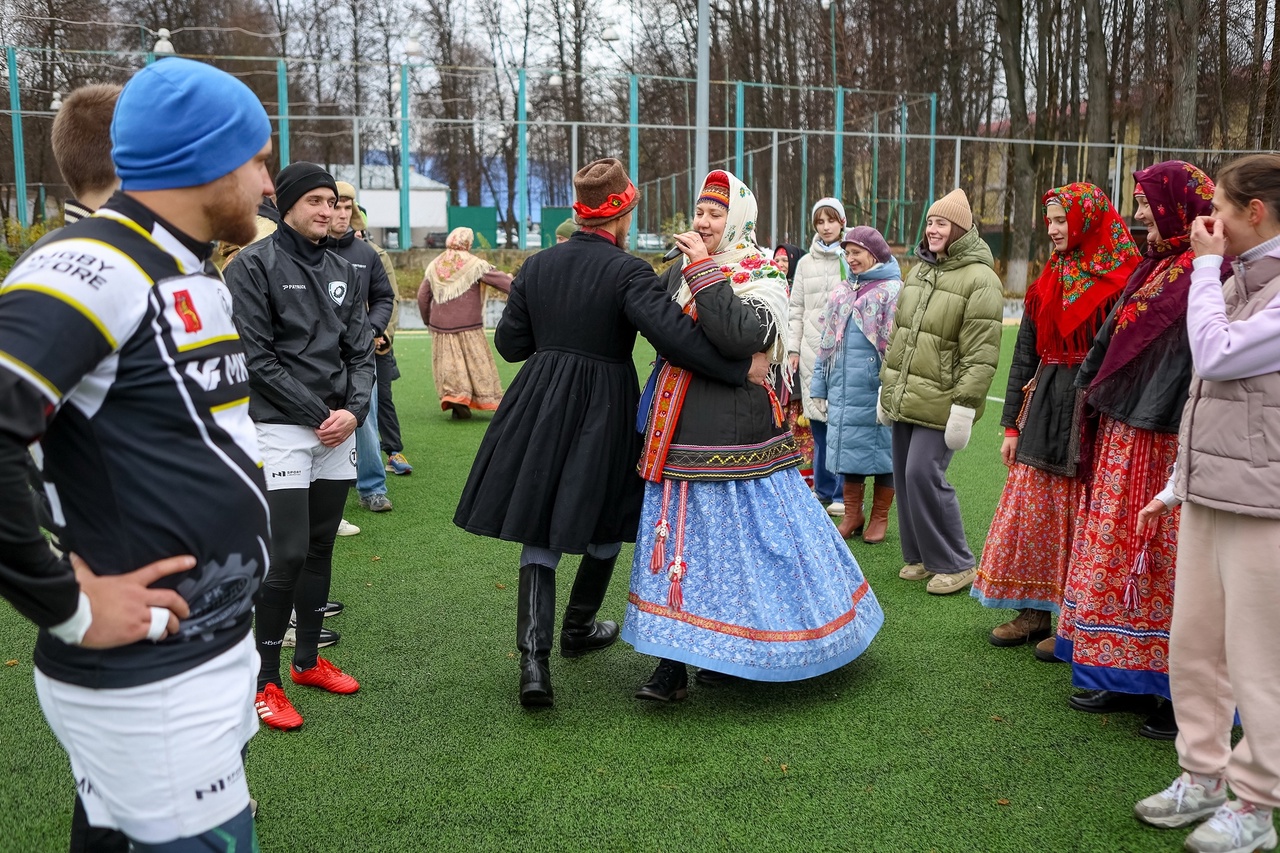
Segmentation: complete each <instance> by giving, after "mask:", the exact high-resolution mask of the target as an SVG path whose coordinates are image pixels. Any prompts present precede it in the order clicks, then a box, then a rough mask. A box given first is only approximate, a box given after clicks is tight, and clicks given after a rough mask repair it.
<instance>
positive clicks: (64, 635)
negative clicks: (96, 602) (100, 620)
mask: <svg viewBox="0 0 1280 853" xmlns="http://www.w3.org/2000/svg"><path fill="white" fill-rule="evenodd" d="M92 624H93V609H92V608H91V607H90V606H89V596H87V595H85V594H84V593H83V592H81V593H80V604H79V605H78V606H77V607H76V612H75V613H72V614H71V618H70V619H68V620H66V621H65V622H59V623H58V624H57V625H54V626H53V627H52V628H50V629H49V633H50V634H52V635H53V636H55V637H57V638H58V639H59V640H61V641H62V642H64V643H66V644H67V645H69V646H78V645H80V641H81V640H83V639H84V635H85V634H87V633H89V626H90V625H92Z"/></svg>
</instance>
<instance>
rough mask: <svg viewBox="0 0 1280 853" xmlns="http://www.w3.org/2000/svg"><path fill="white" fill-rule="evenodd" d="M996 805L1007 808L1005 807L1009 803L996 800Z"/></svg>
mask: <svg viewBox="0 0 1280 853" xmlns="http://www.w3.org/2000/svg"><path fill="white" fill-rule="evenodd" d="M996 805H997V806H1007V805H1009V801H1008V800H996Z"/></svg>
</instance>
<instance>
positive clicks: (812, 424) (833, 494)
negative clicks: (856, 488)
mask: <svg viewBox="0 0 1280 853" xmlns="http://www.w3.org/2000/svg"><path fill="white" fill-rule="evenodd" d="M809 429H810V430H812V432H813V493H814V494H815V495H817V496H818V500H820V501H822V502H823V503H824V504H829V503H831V502H832V501H836V500H844V498H843V495H842V494H841V493H842V491H843V489H844V477H841V476H840V475H839V474H836V473H833V472H832V471H831V469H829V468H828V467H827V422H826V421H819V420H811V421H809Z"/></svg>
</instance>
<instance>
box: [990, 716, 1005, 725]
mask: <svg viewBox="0 0 1280 853" xmlns="http://www.w3.org/2000/svg"><path fill="white" fill-rule="evenodd" d="M991 719H992V720H994V721H995V722H997V723H1003V722H1004V717H1001V716H999V715H997V714H992V715H991Z"/></svg>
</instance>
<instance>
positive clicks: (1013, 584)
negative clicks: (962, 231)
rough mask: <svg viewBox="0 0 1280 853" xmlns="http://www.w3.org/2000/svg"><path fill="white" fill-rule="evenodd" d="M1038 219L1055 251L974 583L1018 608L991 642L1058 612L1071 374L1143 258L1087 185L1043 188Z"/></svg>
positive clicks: (1008, 397) (1071, 464) (1038, 300)
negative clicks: (1001, 481) (1003, 474)
mask: <svg viewBox="0 0 1280 853" xmlns="http://www.w3.org/2000/svg"><path fill="white" fill-rule="evenodd" d="M1044 220H1045V227H1046V230H1047V231H1048V234H1049V239H1050V240H1052V241H1053V254H1052V255H1051V256H1050V257H1049V263H1048V264H1047V265H1046V266H1045V269H1044V272H1043V273H1041V274H1040V277H1039V278H1038V279H1036V282H1035V284H1033V285H1032V286H1031V289H1030V290H1028V291H1027V300H1026V311H1025V312H1024V313H1023V317H1022V326H1021V328H1020V329H1019V330H1018V341H1017V344H1016V345H1015V347H1014V351H1013V364H1012V366H1011V367H1010V368H1009V385H1008V390H1007V391H1006V393H1005V398H1004V399H1005V403H1004V412H1003V415H1002V417H1001V419H1000V422H1001V424H1002V425H1003V426H1004V428H1005V439H1004V444H1003V446H1002V447H1001V449H1000V453H1001V456H1002V458H1003V461H1004V464H1005V465H1007V466H1008V467H1009V478H1008V480H1007V481H1006V482H1005V486H1004V493H1003V494H1002V495H1001V497H1000V504H999V506H998V507H997V508H996V514H995V518H994V519H993V520H992V522H991V531H990V533H988V534H987V545H986V547H985V548H984V549H983V552H982V560H981V562H980V563H979V565H978V575H977V578H976V579H975V580H974V583H973V589H972V591H971V594H972V595H973V597H974V598H976V599H978V600H979V601H981V602H982V604H983V605H984V606H986V607H1007V608H1012V609H1015V610H1017V611H1018V615H1017V616H1016V617H1015V618H1014V619H1013V620H1012V621H1009V622H1006V623H1004V624H1003V625H998V626H997V627H996V628H995V629H994V630H993V631H992V632H991V636H990V641H991V644H992V645H995V646H1021V645H1023V644H1025V643H1035V642H1037V641H1041V640H1047V639H1050V634H1051V633H1052V629H1051V627H1050V621H1049V620H1050V614H1052V613H1060V612H1061V611H1060V608H1061V605H1062V589H1063V583H1064V581H1065V580H1066V574H1067V555H1068V553H1069V547H1070V543H1071V541H1072V539H1073V538H1074V534H1075V520H1076V514H1077V512H1078V509H1079V503H1080V498H1081V495H1082V493H1083V488H1084V487H1083V483H1082V480H1081V478H1080V477H1079V476H1078V467H1079V463H1080V444H1081V442H1080V435H1081V423H1080V422H1081V414H1080V407H1079V406H1078V405H1077V404H1076V401H1077V396H1078V394H1077V391H1076V385H1075V380H1076V374H1077V372H1078V371H1079V369H1080V363H1081V362H1082V361H1084V358H1085V355H1086V354H1087V353H1088V352H1089V348H1090V345H1091V344H1092V343H1093V339H1094V336H1095V335H1096V334H1097V332H1098V329H1099V327H1100V326H1101V325H1102V323H1103V321H1104V320H1105V319H1106V317H1107V314H1108V312H1109V311H1110V310H1111V307H1112V306H1113V305H1114V304H1115V302H1116V299H1117V298H1118V297H1119V296H1120V292H1121V291H1122V290H1124V287H1125V283H1126V282H1127V281H1128V280H1129V276H1130V275H1131V274H1132V272H1133V270H1134V268H1135V267H1137V265H1138V260H1139V257H1140V256H1139V255H1138V247H1137V246H1136V245H1134V242H1133V238H1132V237H1131V236H1130V235H1129V229H1128V228H1126V227H1125V224H1124V222H1123V221H1122V220H1121V219H1120V217H1119V216H1118V215H1117V214H1116V211H1115V208H1114V207H1113V206H1112V204H1111V200H1110V199H1108V198H1107V196H1106V194H1105V193H1103V191H1102V190H1100V189H1098V188H1097V187H1096V186H1094V185H1093V184H1085V183H1076V184H1068V185H1067V186H1065V187H1058V188H1056V189H1052V190H1049V192H1047V193H1045V195H1044ZM1050 642H1052V641H1051V640H1050Z"/></svg>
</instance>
